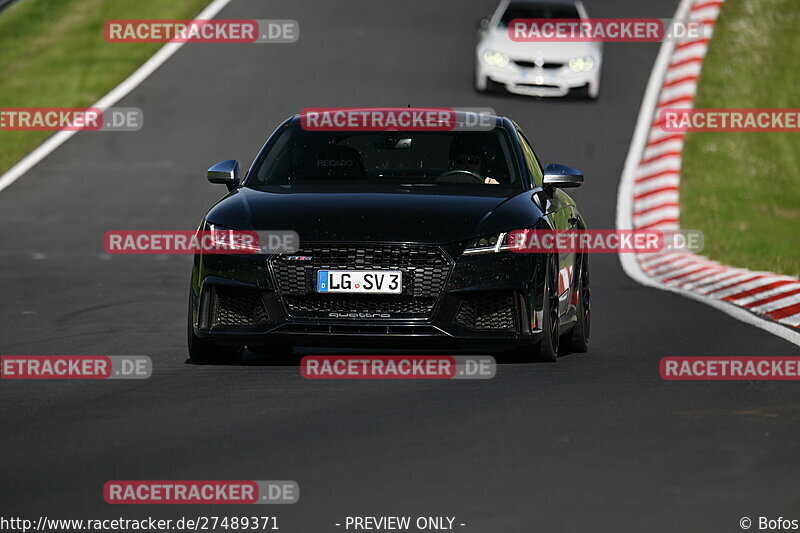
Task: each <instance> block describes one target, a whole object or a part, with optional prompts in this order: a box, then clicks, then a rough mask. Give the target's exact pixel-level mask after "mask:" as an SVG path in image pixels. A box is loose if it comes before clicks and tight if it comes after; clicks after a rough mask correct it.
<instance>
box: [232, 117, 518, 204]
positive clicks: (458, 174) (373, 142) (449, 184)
mask: <svg viewBox="0 0 800 533" xmlns="http://www.w3.org/2000/svg"><path fill="white" fill-rule="evenodd" d="M247 186H248V187H252V188H264V187H270V186H280V187H282V188H284V189H285V188H287V187H288V188H291V187H294V186H303V187H304V188H307V187H322V188H324V189H326V190H330V189H331V188H334V189H335V190H341V191H342V192H358V191H361V190H370V191H373V190H375V189H379V190H380V189H387V190H388V189H396V188H397V187H398V186H403V187H437V188H443V189H444V188H448V189H453V188H458V189H461V190H472V191H479V192H480V191H481V190H485V191H486V193H487V194H491V195H494V194H496V193H498V192H500V191H504V192H508V191H515V192H520V191H522V190H524V186H523V183H522V180H521V179H520V177H519V174H518V172H517V170H516V166H515V165H514V157H513V152H512V150H511V143H510V141H509V138H508V135H507V133H506V131H505V130H504V129H502V128H495V129H493V130H491V131H452V132H439V131H437V132H347V131H307V130H304V129H303V128H301V127H300V126H299V125H297V124H293V125H290V126H287V127H285V128H284V129H283V130H282V131H281V132H279V133H278V137H277V138H276V139H275V141H274V142H272V143H271V146H270V147H269V148H268V150H266V151H265V153H263V154H262V155H261V156H260V158H259V160H258V161H257V162H256V165H255V166H254V171H253V173H252V174H251V177H250V178H249V180H248V183H247Z"/></svg>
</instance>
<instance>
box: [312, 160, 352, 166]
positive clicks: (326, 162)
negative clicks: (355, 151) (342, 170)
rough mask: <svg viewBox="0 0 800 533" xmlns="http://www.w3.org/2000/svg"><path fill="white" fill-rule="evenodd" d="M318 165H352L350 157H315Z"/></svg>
mask: <svg viewBox="0 0 800 533" xmlns="http://www.w3.org/2000/svg"><path fill="white" fill-rule="evenodd" d="M317 166H318V167H352V166H353V160H352V159H317Z"/></svg>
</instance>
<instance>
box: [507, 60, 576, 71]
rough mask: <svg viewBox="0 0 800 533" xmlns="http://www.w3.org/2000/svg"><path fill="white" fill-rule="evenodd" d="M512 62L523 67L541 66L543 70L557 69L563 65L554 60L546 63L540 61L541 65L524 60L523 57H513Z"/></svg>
mask: <svg viewBox="0 0 800 533" xmlns="http://www.w3.org/2000/svg"><path fill="white" fill-rule="evenodd" d="M514 64H515V65H517V66H518V67H523V68H535V67H538V66H541V67H542V68H543V69H545V70H549V69H559V68H561V67H563V66H564V63H558V62H555V61H548V62H546V63H542V64H541V65H537V64H536V62H534V61H526V60H524V59H515V60H514Z"/></svg>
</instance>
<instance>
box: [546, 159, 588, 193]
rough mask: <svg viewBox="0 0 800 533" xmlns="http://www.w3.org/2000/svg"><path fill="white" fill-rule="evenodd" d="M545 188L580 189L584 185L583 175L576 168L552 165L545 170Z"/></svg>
mask: <svg viewBox="0 0 800 533" xmlns="http://www.w3.org/2000/svg"><path fill="white" fill-rule="evenodd" d="M543 183H544V186H545V187H560V188H567V187H580V186H581V184H582V183H583V174H581V173H580V171H578V170H575V169H574V168H571V167H568V166H565V165H557V164H555V163H550V164H549V165H547V167H545V169H544V180H543Z"/></svg>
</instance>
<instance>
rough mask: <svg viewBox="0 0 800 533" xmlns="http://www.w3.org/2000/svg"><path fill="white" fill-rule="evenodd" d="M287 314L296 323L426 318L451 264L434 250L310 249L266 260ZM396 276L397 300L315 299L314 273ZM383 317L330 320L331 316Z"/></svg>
mask: <svg viewBox="0 0 800 533" xmlns="http://www.w3.org/2000/svg"><path fill="white" fill-rule="evenodd" d="M270 261H271V265H272V271H273V275H274V276H275V282H276V286H277V287H278V290H279V292H280V295H281V297H282V300H283V305H284V309H285V310H286V312H287V314H288V315H290V316H292V317H298V318H352V319H364V318H375V319H386V318H393V319H396V318H426V317H429V316H430V315H431V314H432V313H433V310H434V308H435V306H436V303H437V301H438V300H439V297H440V296H441V294H442V292H443V290H444V286H445V282H446V281H447V276H448V275H449V274H450V271H451V269H452V266H453V263H452V261H451V260H450V259H449V258H448V257H447V256H446V255H445V254H444V252H442V250H441V249H440V248H439V247H437V246H425V245H408V244H376V245H364V244H352V245H349V244H312V245H307V246H305V247H304V248H303V249H302V250H298V251H297V252H294V254H293V255H277V256H273V257H272V258H271V259H270ZM326 269H331V270H400V271H402V272H403V289H402V294H336V293H330V294H324V293H323V294H320V293H317V292H316V275H317V272H318V271H319V270H326ZM332 313H333V314H339V315H343V314H350V313H355V314H359V313H361V314H371V315H384V314H385V315H389V316H372V317H367V316H365V317H361V316H351V317H345V316H338V317H337V316H331V314H332Z"/></svg>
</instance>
